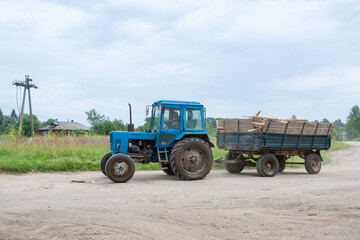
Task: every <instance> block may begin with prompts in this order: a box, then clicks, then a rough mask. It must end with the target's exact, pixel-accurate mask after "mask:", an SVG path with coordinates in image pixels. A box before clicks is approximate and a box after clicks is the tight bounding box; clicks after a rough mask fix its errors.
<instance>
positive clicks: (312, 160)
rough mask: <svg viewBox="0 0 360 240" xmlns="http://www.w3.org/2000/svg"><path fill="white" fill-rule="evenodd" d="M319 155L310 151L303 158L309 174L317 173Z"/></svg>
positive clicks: (319, 161) (319, 166)
mask: <svg viewBox="0 0 360 240" xmlns="http://www.w3.org/2000/svg"><path fill="white" fill-rule="evenodd" d="M321 161H322V159H321V156H320V155H319V154H317V153H310V154H309V155H307V156H306V158H305V169H306V171H307V172H308V173H309V174H318V173H319V172H320V169H321Z"/></svg>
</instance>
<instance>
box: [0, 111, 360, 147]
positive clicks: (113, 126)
mask: <svg viewBox="0 0 360 240" xmlns="http://www.w3.org/2000/svg"><path fill="white" fill-rule="evenodd" d="M85 114H86V117H87V118H86V119H87V121H88V122H89V123H90V125H91V127H90V129H91V130H90V134H92V135H109V133H110V132H111V131H127V124H126V123H124V122H123V121H122V120H120V119H114V120H113V121H111V120H110V119H109V117H107V116H105V115H103V114H100V113H99V112H97V110H95V109H91V110H90V111H88V112H85ZM222 119H224V118H212V117H208V118H206V131H207V133H208V134H209V135H210V136H215V135H216V120H222ZM291 119H296V116H295V115H292V116H291ZM33 120H34V121H33V122H34V130H35V131H36V130H38V129H39V128H42V127H44V126H47V125H49V124H51V123H52V122H54V121H55V120H54V119H52V118H50V119H48V120H47V121H45V122H40V121H39V119H38V118H37V116H36V115H33ZM315 122H323V123H330V121H329V120H328V119H326V118H324V119H322V120H320V121H318V120H315ZM333 124H334V128H333V131H332V134H331V135H332V136H333V138H334V139H335V140H337V141H343V140H358V141H360V109H359V106H358V105H355V106H353V107H352V108H351V110H350V112H349V115H348V117H347V122H346V123H343V122H342V121H341V120H340V119H337V120H335V121H334V122H333ZM18 128H19V116H18V115H17V114H16V112H15V110H14V109H13V110H12V111H11V113H10V114H9V115H4V114H3V112H2V110H1V108H0V135H16V134H17V132H18ZM149 128H150V118H149V117H147V118H145V120H144V124H143V125H141V126H139V127H137V128H136V129H135V131H138V132H144V131H145V130H148V129H149ZM22 135H23V136H30V135H31V128H30V115H29V114H24V117H23V127H22Z"/></svg>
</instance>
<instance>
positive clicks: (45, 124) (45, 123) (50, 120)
mask: <svg viewBox="0 0 360 240" xmlns="http://www.w3.org/2000/svg"><path fill="white" fill-rule="evenodd" d="M53 122H55V119H52V118H49V119H48V120H47V121H45V122H42V123H41V127H45V126H47V125H50V124H52V123H53Z"/></svg>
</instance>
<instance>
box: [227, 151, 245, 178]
mask: <svg viewBox="0 0 360 240" xmlns="http://www.w3.org/2000/svg"><path fill="white" fill-rule="evenodd" d="M241 157H242V156H240V158H241ZM234 159H236V157H233V155H232V154H231V153H230V152H229V153H228V154H227V155H226V157H225V164H224V165H225V169H226V171H228V172H229V173H240V172H241V171H242V170H243V169H244V167H245V162H244V161H241V162H239V163H227V162H226V160H234Z"/></svg>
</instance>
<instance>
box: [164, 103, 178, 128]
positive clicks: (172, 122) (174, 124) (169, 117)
mask: <svg viewBox="0 0 360 240" xmlns="http://www.w3.org/2000/svg"><path fill="white" fill-rule="evenodd" d="M179 128H180V109H178V108H165V111H164V129H172V130H176V129H179Z"/></svg>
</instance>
